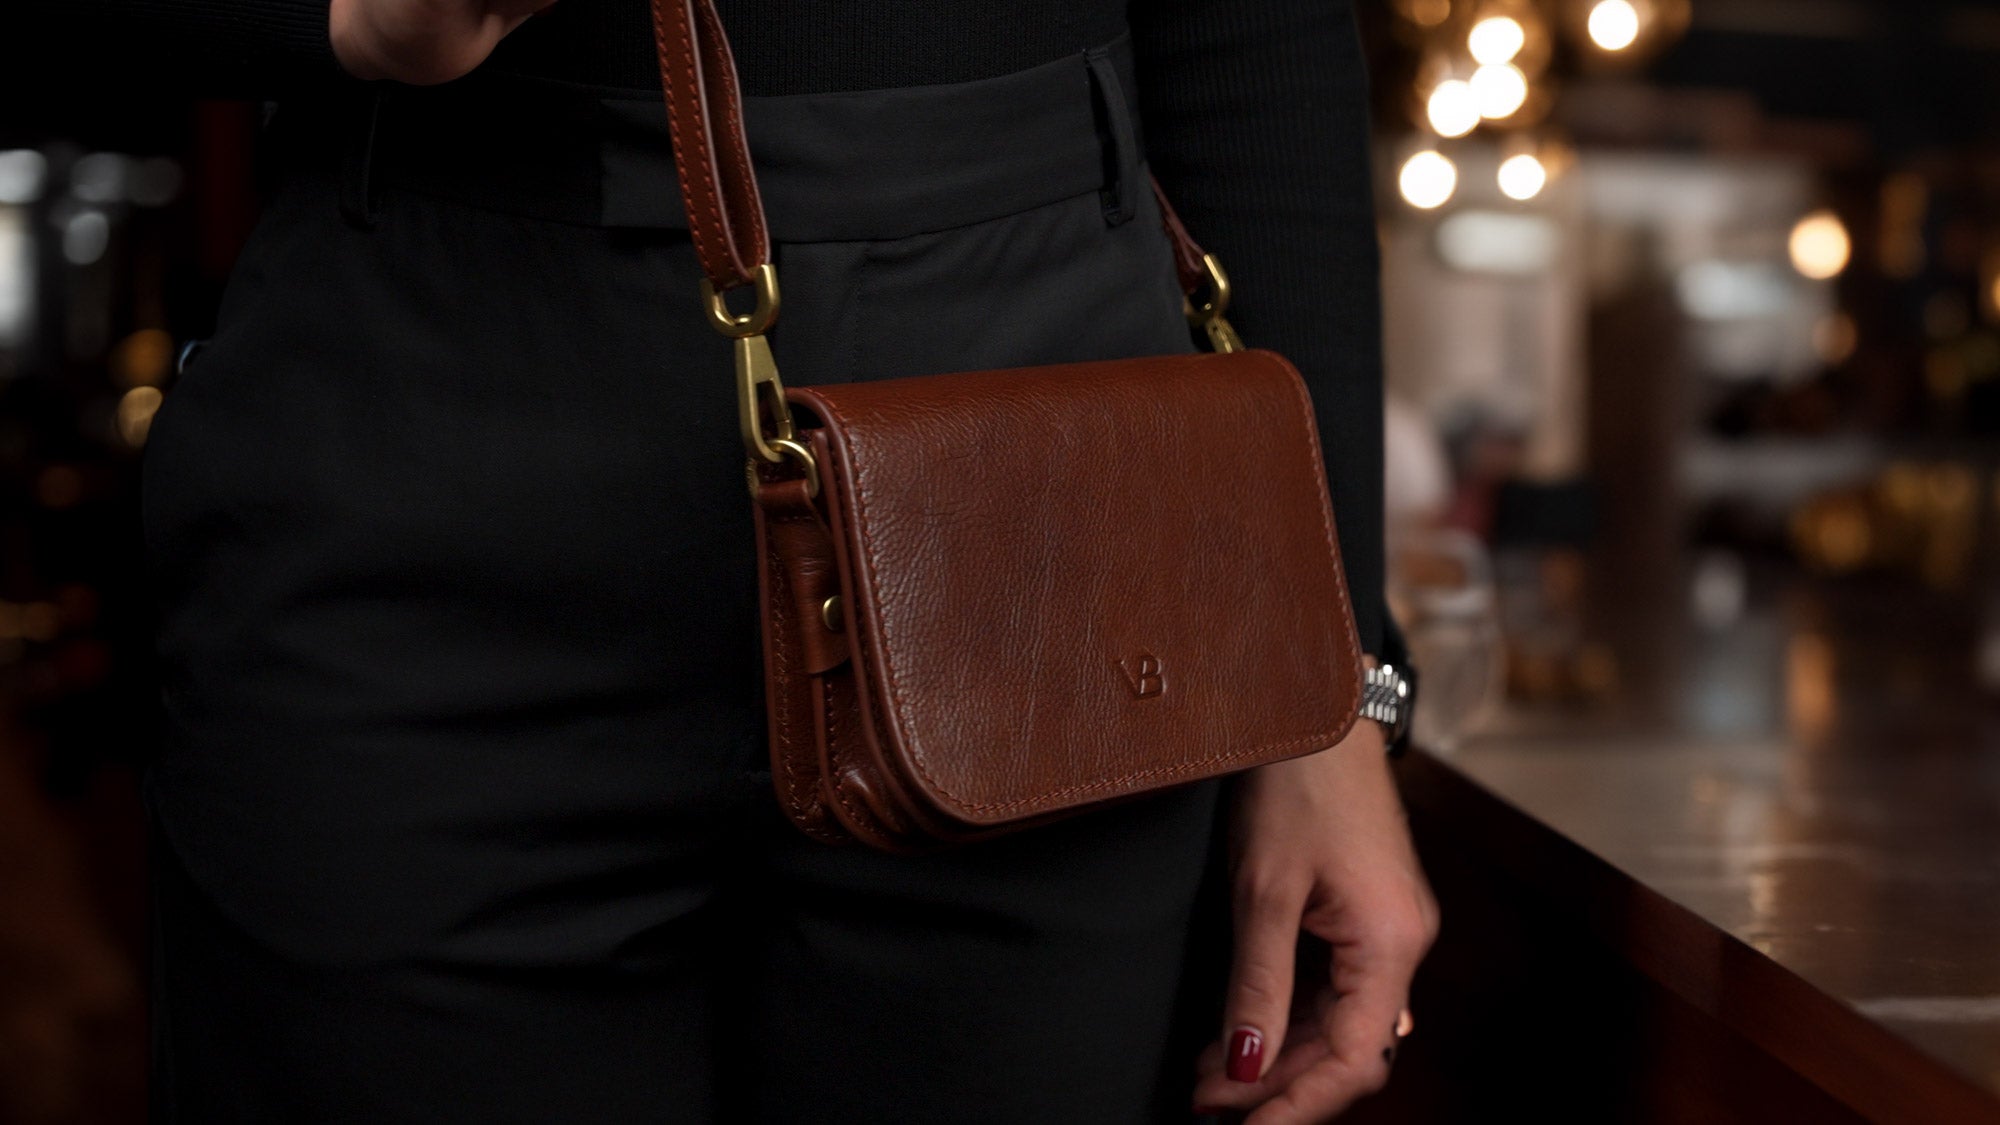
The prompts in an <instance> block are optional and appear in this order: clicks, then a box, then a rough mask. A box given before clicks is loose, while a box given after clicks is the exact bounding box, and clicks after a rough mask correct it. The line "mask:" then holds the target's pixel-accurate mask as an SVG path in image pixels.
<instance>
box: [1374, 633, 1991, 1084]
mask: <svg viewBox="0 0 2000 1125" xmlns="http://www.w3.org/2000/svg"><path fill="white" fill-rule="evenodd" d="M1871 615H1873V616H1881V617H1883V620H1882V621H1878V622H1876V624H1877V625H1882V626H1885V628H1869V627H1865V619H1866V618H1868V617H1870V616H1871ZM1856 616H1857V613H1856V612H1851V611H1850V609H1847V608H1843V609H1840V610H1839V611H1838V612H1836V613H1832V614H1829V613H1828V612H1827V611H1826V608H1825V607H1824V606H1818V607H1808V608H1807V609H1806V610H1804V611H1801V610H1800V608H1799V606H1798V604H1796V603H1792V604H1789V605H1787V606H1785V607H1782V608H1781V609H1780V610H1778V611H1777V612H1775V613H1774V614H1772V615H1769V617H1767V618H1766V619H1764V620H1760V621H1752V622H1749V623H1747V624H1746V625H1745V626H1743V627H1742V628H1741V629H1738V630H1736V631H1733V632H1731V633H1729V634H1728V635H1725V636H1719V637H1708V638H1704V637H1700V636H1695V637H1692V638H1686V637H1683V638H1682V639H1681V640H1680V641H1677V642H1675V644H1677V645H1679V648H1678V651H1677V652H1676V653H1675V654H1674V655H1673V658H1672V659H1668V660H1666V661H1664V662H1663V664H1664V666H1666V667H1669V668H1671V669H1673V671H1672V672H1670V673H1663V674H1660V675H1659V676H1658V682H1657V683H1655V684H1654V685H1653V686H1655V687H1660V688H1662V689H1663V690H1660V691H1657V692H1654V693H1653V699H1652V706H1650V707H1649V706H1647V705H1645V704H1644V702H1643V701H1642V703H1641V704H1640V705H1637V706H1626V707H1621V708H1616V709H1613V710H1612V712H1611V713H1578V712H1567V713H1565V712H1561V711H1559V710H1557V711H1551V712H1544V713H1539V714H1520V713H1516V714H1511V715H1509V716H1508V717H1507V718H1506V719H1505V720H1503V721H1501V722H1499V723H1495V724H1489V725H1488V728H1487V729H1486V730H1485V731H1484V732H1483V733H1481V734H1480V735H1478V736H1477V737H1474V738H1472V739H1469V740H1468V742H1467V744H1466V745H1465V746H1464V747H1463V748H1462V749H1460V750H1458V751H1457V752H1456V753H1454V754H1452V755H1450V756H1448V757H1446V756H1439V755H1432V754H1428V753H1425V752H1423V751H1422V750H1417V751H1413V752H1412V753H1411V754H1410V755H1409V756H1408V757H1407V758H1406V759H1404V760H1403V762H1402V763H1401V764H1400V765H1399V766H1398V771H1399V780H1400V783H1401V785H1402V788H1403V794H1404V800H1405V803H1406V805H1407V806H1408V808H1409V812H1410V819H1411V825H1412V829H1413V831H1414V833H1415V834H1416V837H1417V840H1418V845H1419V849H1420V851H1421V854H1422V857H1423V861H1424V864H1425V869H1426V871H1427V873H1428V874H1429V876H1430V878H1431V880H1432V882H1433V884H1434V886H1435V887H1436V888H1437V890H1438V894H1439V898H1440V902H1441V904H1442V909H1443V919H1444V920H1443V927H1442V932H1441V933H1440V936H1439V941H1438V944H1437V946H1436V947H1435V948H1434V949H1433V951H1432V955H1431V957H1430V958H1429V960H1428V961H1427V962H1426V964H1425V965H1424V967H1423V969H1422V971H1421V972H1420V974H1419V977H1418V980H1417V982H1416V986H1415V989H1414V994H1413V996H1412V1005H1411V1006H1412V1009H1413V1010H1414V1012H1415V1013H1416V1017H1417V1026H1416V1030H1415V1032H1414V1033H1413V1034H1412V1035H1411V1037H1410V1038H1409V1039H1408V1040H1407V1041H1406V1044H1405V1047H1404V1050H1403V1052H1402V1053H1401V1056H1400V1057H1399V1059H1398V1061H1397V1064H1396V1071H1397V1073H1396V1075H1395V1077H1394V1079H1393V1081H1392V1083H1391V1086H1390V1088H1389V1089H1387V1090H1385V1091H1384V1092H1383V1093H1381V1094H1380V1095H1377V1096H1376V1097H1374V1098H1372V1099H1369V1100H1368V1101H1367V1102H1364V1103H1362V1104H1361V1105H1360V1106H1358V1107H1357V1108H1356V1109H1355V1111H1354V1112H1353V1113H1351V1114H1350V1115H1349V1117H1348V1120H1352V1121H1360V1122H1401V1123H1409V1122H1420V1121H1421V1122H1433V1121H1435V1122H1454V1123H1455V1122H1485V1121H1499V1120H1515V1119H1523V1120H1534V1121H1543V1122H1704V1123H1705V1122H1739V1121H1740V1122H1785V1123H1793V1122H1853V1121H1881V1122H1926V1123H1928V1122H1950V1123H1958V1122H2000V720H1996V718H1995V716H1994V714H1993V712H1994V711H1995V708H1994V707H1993V705H1992V704H1990V703H1988V702H1986V701H1984V700H1983V699H1981V698H1980V696H1979V693H1978V692H1977V691H1976V690H1975V689H1974V688H1973V687H1972V684H1971V681H1970V662H1969V661H1965V660H1961V657H1962V656H1963V655H1964V654H1965V653H1966V652H1967V651H1968V649H1969V648H1970V645H1969V644H1967V643H1965V642H1967V641H1968V640H1969V638H1968V636H1967V635H1966V634H1967V633H1968V631H1969V629H1970V625H1969V624H1968V622H1967V620H1964V619H1958V620H1953V619H1951V618H1950V617H1949V616H1948V615H1947V616H1944V617H1940V618H1939V619H1938V620H1936V621H1928V620H1926V618H1925V617H1924V616H1923V615H1922V614H1921V613H1919V614H1917V615H1915V616H1911V615H1909V614H1905V613H1903V612H1900V611H1898V612H1888V611H1886V610H1882V609H1880V608H1879V607H1878V608H1877V609H1863V610H1860V611H1858V616H1859V617H1860V618H1862V619H1864V623H1863V626H1862V627H1856V623H1855V620H1854V619H1855V618H1856ZM1885 632H1886V633H1890V634H1893V635H1894V636H1895V637H1896V638H1898V641H1897V643H1895V644H1886V645H1885V644H1882V643H1873V642H1871V639H1870V638H1871V637H1872V638H1874V639H1875V641H1879V640H1880V638H1881V636H1883V635H1884V633H1885ZM1912 638H1915V640H1916V643H1910V642H1911V640H1912ZM1641 694H1644V693H1641Z"/></svg>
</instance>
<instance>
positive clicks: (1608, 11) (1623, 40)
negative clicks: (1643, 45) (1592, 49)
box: [1590, 0, 1639, 51]
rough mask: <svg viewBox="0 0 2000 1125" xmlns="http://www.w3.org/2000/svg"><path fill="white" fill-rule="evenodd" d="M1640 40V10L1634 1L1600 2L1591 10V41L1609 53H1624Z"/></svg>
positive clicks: (1603, 0) (1611, 0)
mask: <svg viewBox="0 0 2000 1125" xmlns="http://www.w3.org/2000/svg"><path fill="white" fill-rule="evenodd" d="M1638 40H1639V9H1637V8H1634V7H1633V6H1632V0H1599V3H1598V4H1597V6H1596V7H1593V8H1592V9H1590V41H1591V42H1593V43H1595V44H1597V45H1598V46H1599V47H1602V48H1604V49H1605V50H1607V51H1622V50H1624V49H1625V48H1627V47H1630V46H1631V45H1632V44H1634V43H1636V42H1638Z"/></svg>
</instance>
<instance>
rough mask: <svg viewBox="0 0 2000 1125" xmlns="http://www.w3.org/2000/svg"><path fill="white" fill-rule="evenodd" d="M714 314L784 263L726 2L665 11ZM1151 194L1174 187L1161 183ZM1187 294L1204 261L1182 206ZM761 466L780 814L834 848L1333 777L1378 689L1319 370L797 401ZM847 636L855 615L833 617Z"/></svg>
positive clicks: (880, 391) (1226, 369)
mask: <svg viewBox="0 0 2000 1125" xmlns="http://www.w3.org/2000/svg"><path fill="white" fill-rule="evenodd" d="M653 8H654V18H655V28H656V32H657V35H658V46H659V48H660V60H661V70H662V81H663V85H664V88H665V90H666V93H667V101H668V110H669V117H670V124H671V125H672V135H673V140H674V147H675V158H676V161H677V164H678V167H679V171H680V179H681V183H682V191H683V196H684V199H685V202H686V205H687V208H688V217H689V225H690V229H691V231H692V232H693V238H694V242H695V246H696V250H697V254H698V256H699V257H700V258H701V260H702V263H703V268H704V272H705V274H706V275H707V277H708V280H709V282H710V284H711V285H712V286H714V287H715V288H716V289H717V290H726V289H729V288H733V287H736V286H740V285H742V284H744V283H746V282H748V281H750V280H751V278H752V276H753V274H754V272H755V270H756V268H757V266H758V265H759V264H761V263H763V262H767V261H768V260H769V246H768V236H767V235H766V234H765V227H764V222H763V211H762V206H761V203H760V202H759V201H758V200H757V196H756V183H755V175H754V170H753V168H752V166H751V164H750V161H749V157H748V150H747V144H746V143H745V141H744V138H743V135H742V123H741V122H742V118H741V112H740V109H739V108H738V102H737V97H738V95H737V89H736V79H735V70H734V64H733V62H732V61H731V59H730V56H729V53H728V45H727V42H726V39H725V38H724V36H723V33H722V25H721V22H720V20H719V18H717V16H716V15H715V12H714V9H713V7H712V6H711V0H654V5H653ZM1155 189H1156V191H1157V185H1155ZM1160 202H1161V206H1162V211H1163V214H1164V216H1165V219H1166V223H1167V227H1168V233H1169V236H1170V238H1171V239H1172V241H1173V243H1174V248H1175V261H1176V267H1177V271H1178V272H1179V273H1180V275H1181V278H1182V282H1183V285H1184V287H1185V288H1187V289H1188V290H1189V292H1190V293H1193V292H1195V291H1196V289H1197V287H1199V286H1200V285H1201V284H1203V282H1204V281H1205V280H1206V279H1207V277H1208V275H1207V272H1206V267H1205V265H1204V259H1203V255H1202V254H1201V252H1200V250H1199V247H1197V246H1195V244H1194V242H1193V240H1192V239H1191V238H1189V237H1188V236H1187V233H1186V231H1185V230H1184V229H1183V228H1181V226H1180V224H1179V221H1178V220H1177V219H1176V218H1174V217H1173V213H1172V210H1171V208H1170V207H1168V206H1167V205H1166V201H1165V198H1164V196H1161V197H1160ZM785 402H786V403H787V404H788V407H789V408H790V409H791V412H792V416H793V418H794V419H795V420H796V421H797V423H798V424H799V430H798V435H797V436H798V440H799V442H800V444H801V445H803V446H805V447H806V448H807V449H808V450H809V451H810V453H811V456H812V458H813V461H814V463H815V464H816V466H817V475H818V478H819V489H818V493H817V495H814V494H813V490H812V487H811V485H810V484H809V483H808V480H807V479H806V478H805V476H804V475H803V474H802V473H801V472H800V470H799V467H798V465H797V464H796V463H795V462H794V461H793V460H791V459H786V460H783V461H778V462H769V461H764V460H761V459H758V458H756V457H753V458H752V460H751V472H750V474H749V480H750V482H751V491H752V494H753V497H754V512H755V524H756V534H757V547H758V558H759V560H760V564H759V565H760V574H759V585H760V591H761V609H762V615H763V621H764V638H763V648H764V663H765V697H766V704H767V711H768V720H769V728H770V730H769V734H770V750H771V763H772V773H773V785H774V788H775V790H776V793H777V797H778V800H779V802H780V804H781V805H782V806H783V808H784V811H785V813H786V814H787V816H788V817H789V818H790V819H791V821H792V822H793V823H794V824H795V825H797V826H798V827H799V828H800V829H801V830H802V831H804V832H805V833H807V834H808V835H810V836H812V837H814V838H816V839H820V840H823V841H826V842H829V843H852V842H857V841H858V842H860V843H863V844H867V845H870V846H873V847H876V848H880V849H883V850H889V851H916V850H925V849H928V848H933V847H937V846H942V845H950V844H957V843H964V842H968V841H972V840H977V839H981V838H984V837H987V836H991V835H994V834H996V833H1001V832H1006V831H1012V830H1016V829H1020V828H1024V827H1028V826H1032V825H1035V824H1040V823H1044V822H1047V821H1049V820H1052V819H1055V818H1058V817H1062V816H1066V815H1072V814H1075V813H1077V812H1080V811H1083V810H1087V809H1090V808H1093V807H1098V806H1101V805H1104V804H1106V803H1110V802H1115V801H1120V800H1127V799H1132V798H1135V797H1139V796H1142V795H1144V794H1147V793H1150V792H1154V791H1157V790H1160V789H1163V788H1166V787H1170V786H1176V785H1182V784H1187V783H1191V782H1195V781H1200V780H1204V779H1208V778H1214V777H1218V776H1222V775H1225V774H1230V773H1235V772H1238V771H1241V770H1245V769H1249V768H1252V767H1255V766H1260V765H1266V764H1269V763H1272V762H1277V761H1282V760H1285V759H1288V758H1294V757H1298V756H1301V755H1304V754H1309V753H1312V752H1315V751H1319V750H1322V749H1325V748H1328V747H1330V746H1333V745H1335V744H1336V743H1338V742H1339V741H1340V740H1341V739H1342V738H1343V737H1345V735H1346V733H1347V731H1348V730H1349V728H1350V727H1351V726H1352V725H1353V723H1354V722H1355V721H1356V717H1357V715H1358V712H1359V707H1360V699H1361V682H1362V662H1361V659H1362V658H1361V652H1360V647H1359V644H1358V641H1357V637H1356V632H1355V625H1354V617H1353V612H1352V609H1351V604H1350V600H1349V596H1348V592H1347V588H1346V581H1345V577H1344V571H1343V569H1342V566H1341V562H1340V548H1339V541H1338V538H1337V536H1336V534H1335V528H1334V516H1333V511H1332V503H1331V499H1330V496H1329V493H1328V489H1327V482H1326V477H1325V468H1324V464H1325V461H1324V457H1323V455H1322V451H1321V448H1320V444H1319V437H1318V433H1317V431H1316V429H1315V426H1314V421H1313V414H1312V409H1311V402H1310V399H1309V397H1308V392H1307V389H1306V386H1305V384H1304V382H1303V380H1301V379H1300V377H1299V374H1298V372H1297V371H1296V370H1295V369H1294V368H1293V367H1292V365H1291V364H1290V363H1289V362H1288V361H1287V360H1285V359H1284V358H1283V357H1282V356H1280V355H1278V354H1276V353H1274V352H1270V351H1267V350H1261V349H1247V350H1240V351H1232V352H1227V353H1200V354H1176V355H1162V356H1143V357H1134V358H1129V359H1119V360H1110V361H1102V362H1094V363H1076V364H1057V365H1043V366H1034V367H1019V368H1009V369H1001V370H991V371H978V372H954V373H949V374H936V375H922V376H915V377H905V378H895V379H884V380H873V381H863V382H857V383H843V384H832V385H819V386H811V387H792V388H789V389H788V390H787V391H786V392H785ZM836 597H837V601H834V602H833V603H832V604H833V606H834V607H835V608H831V609H830V608H829V601H830V599H835V598H836Z"/></svg>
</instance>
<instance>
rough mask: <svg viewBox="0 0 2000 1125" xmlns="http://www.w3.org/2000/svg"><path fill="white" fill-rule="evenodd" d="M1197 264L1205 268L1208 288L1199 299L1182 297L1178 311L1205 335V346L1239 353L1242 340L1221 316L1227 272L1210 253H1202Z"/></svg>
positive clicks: (1226, 303)
mask: <svg viewBox="0 0 2000 1125" xmlns="http://www.w3.org/2000/svg"><path fill="white" fill-rule="evenodd" d="M1201 264H1202V266H1203V267H1205V268H1206V269H1207V270H1208V291H1207V292H1206V293H1203V294H1201V295H1200V299H1199V301H1197V300H1196V298H1195V297H1193V296H1183V297H1182V298H1181V310H1182V311H1183V312H1185V313H1186V314H1187V318H1188V322H1189V323H1190V324H1193V325H1194V326H1195V327H1197V328H1199V329H1201V330H1202V331H1203V332H1206V333H1207V334H1208V346H1209V347H1211V348H1213V349H1215V350H1216V351H1218V352H1240V351H1242V350H1243V339H1242V337H1240V336H1238V335H1237V334H1236V329H1235V328H1233V327H1231V326H1230V323H1229V321H1228V320H1226V319H1224V318H1223V315H1222V313H1223V311H1224V310H1225V309H1227V308H1229V275H1228V274H1226V273H1223V272H1222V263H1221V262H1219V261H1216V259H1215V255H1213V254H1203V255H1202V256H1201Z"/></svg>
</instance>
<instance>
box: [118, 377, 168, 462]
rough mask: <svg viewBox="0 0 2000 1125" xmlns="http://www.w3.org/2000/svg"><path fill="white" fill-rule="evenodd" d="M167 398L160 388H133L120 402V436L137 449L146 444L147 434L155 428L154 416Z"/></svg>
mask: <svg viewBox="0 0 2000 1125" xmlns="http://www.w3.org/2000/svg"><path fill="white" fill-rule="evenodd" d="M164 399H165V396H164V395H162V394H161V393H160V389H159V388H158V387H133V388H132V389H131V390H129V391H126V392H125V395H124V397H122V398H120V399H119V400H118V436H119V437H121V438H124V439H125V444H127V445H130V446H133V447H134V448H137V447H138V446H141V445H144V444H146V432H147V431H148V430H151V429H152V428H153V414H154V412H155V411H157V410H159V409H160V403H161V402H162V401H164Z"/></svg>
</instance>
